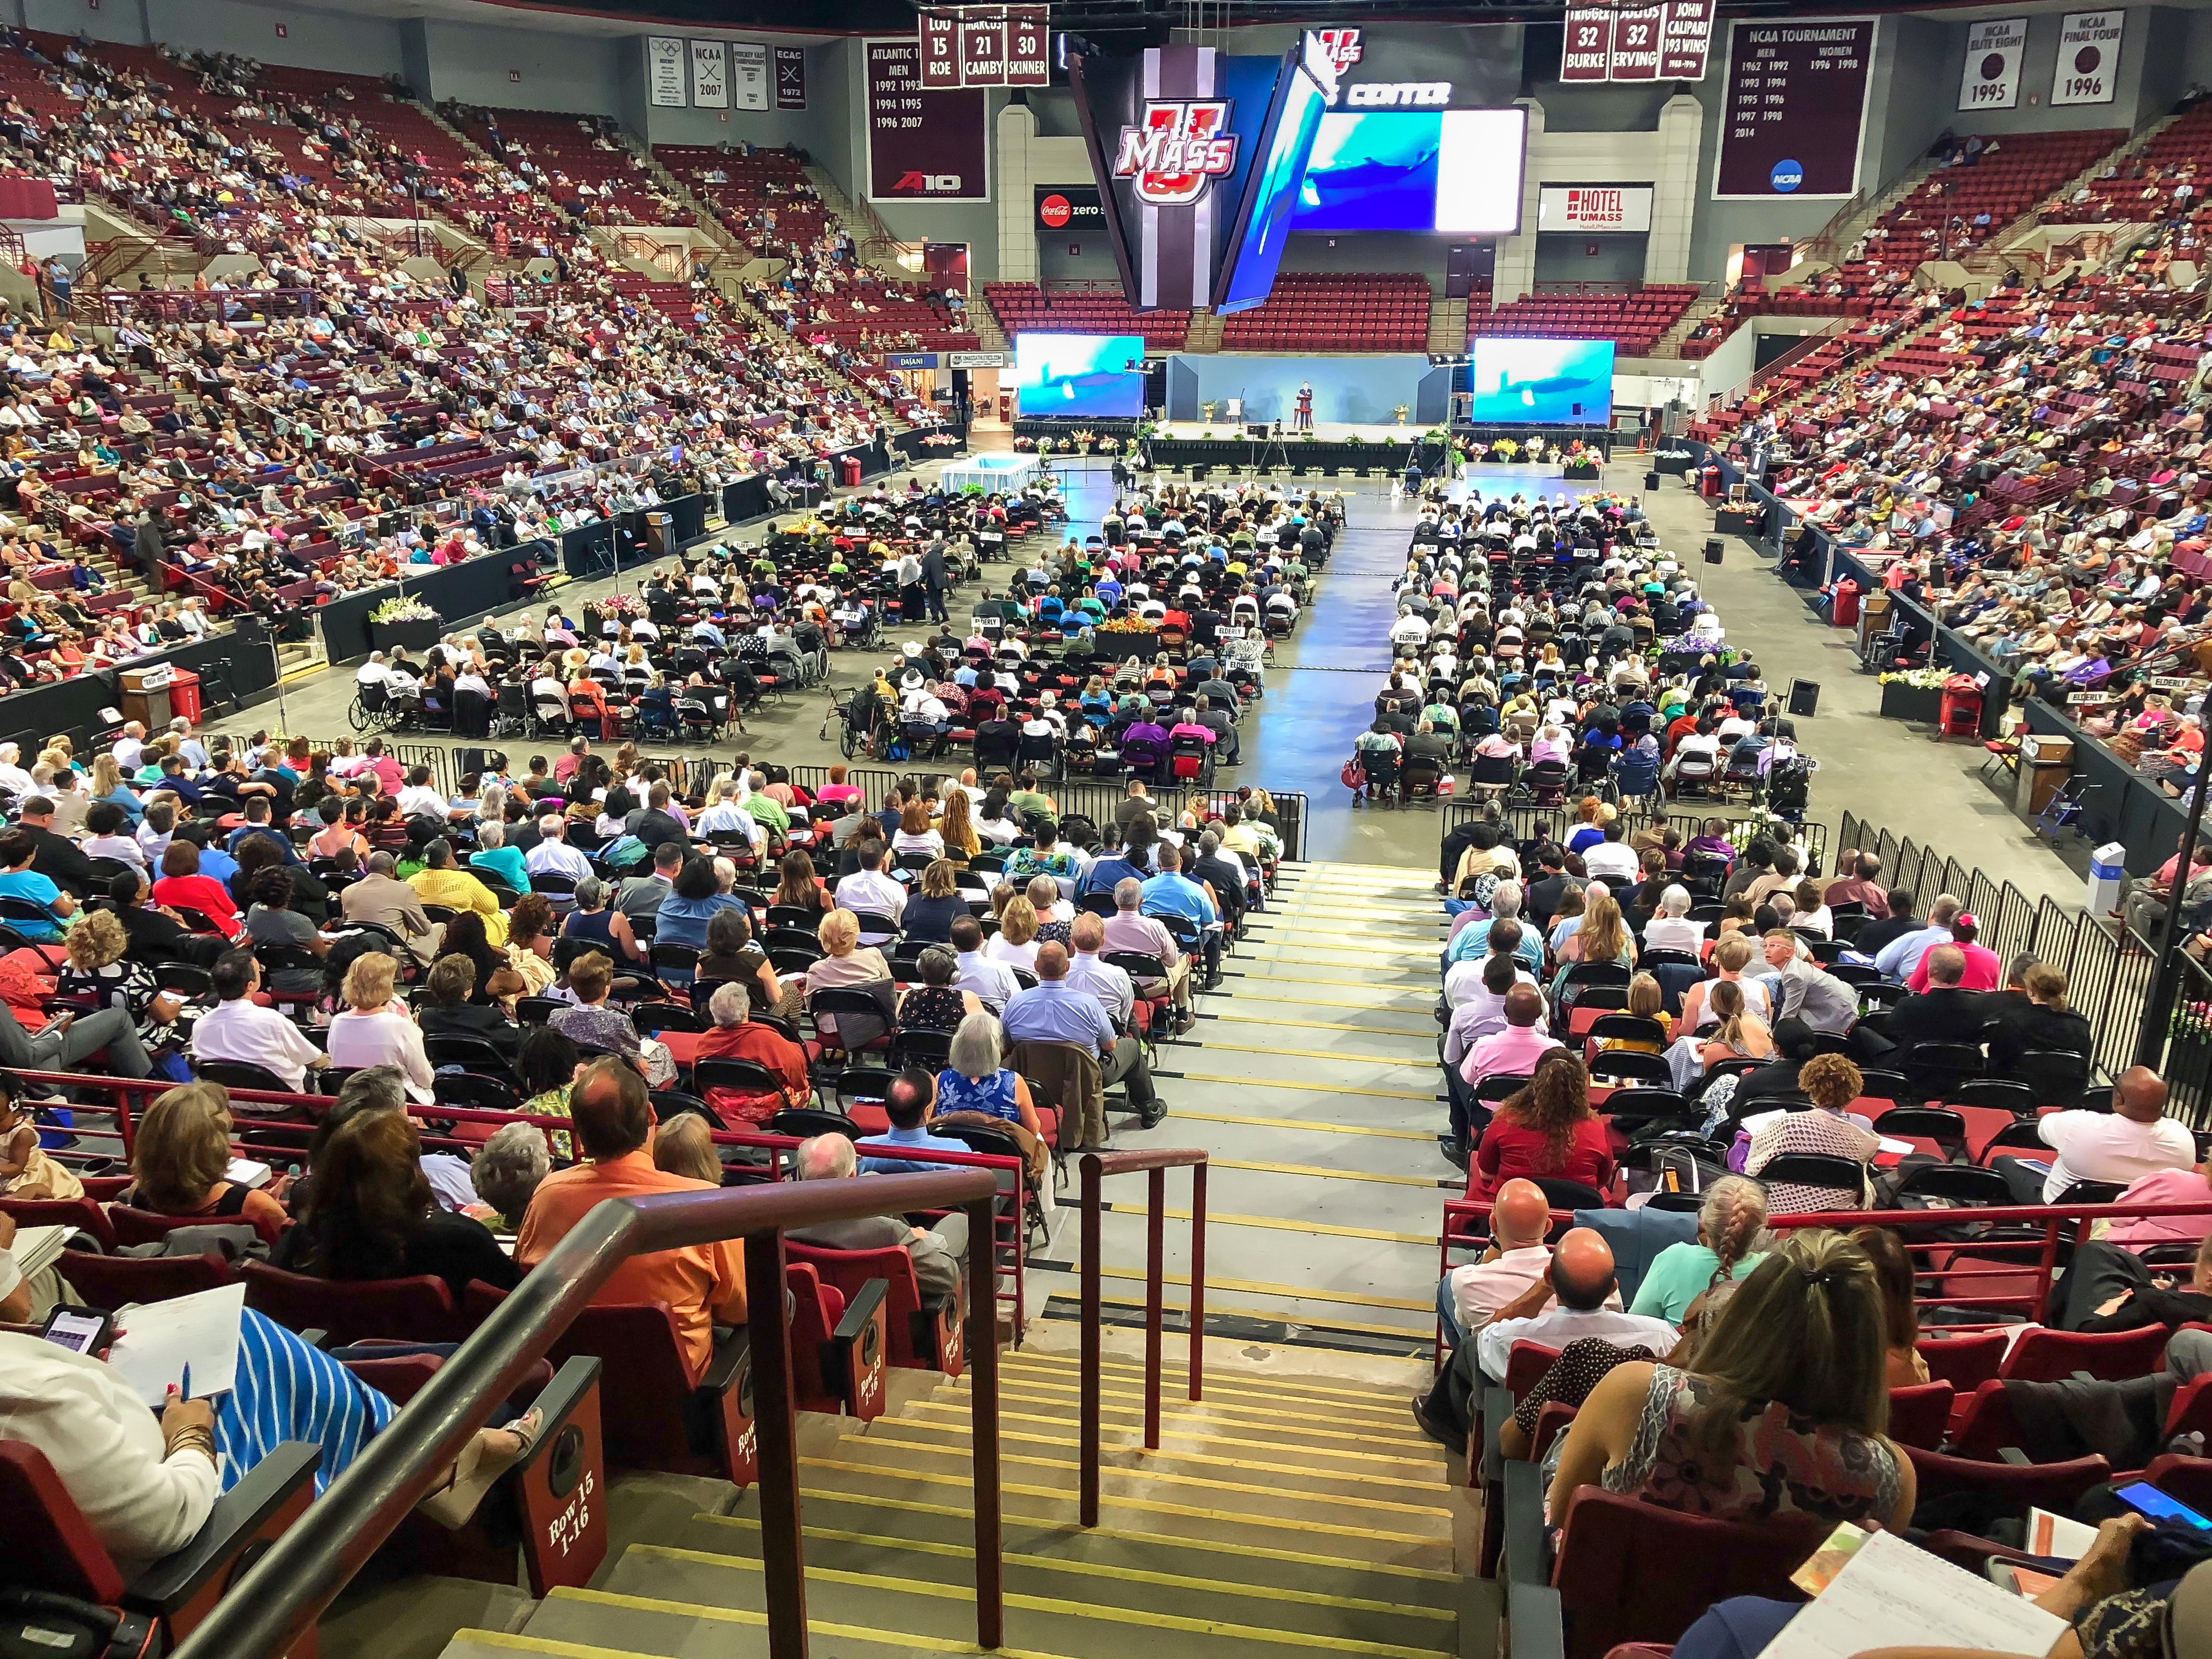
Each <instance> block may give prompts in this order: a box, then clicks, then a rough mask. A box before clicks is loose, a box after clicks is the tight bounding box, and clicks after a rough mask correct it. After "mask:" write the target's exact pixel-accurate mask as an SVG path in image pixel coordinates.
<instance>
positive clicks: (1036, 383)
mask: <svg viewBox="0 0 2212 1659" xmlns="http://www.w3.org/2000/svg"><path fill="white" fill-rule="evenodd" d="M1014 387H1015V390H1016V391H1017V392H1019V393H1020V394H1021V400H1022V413H1023V414H1024V416H1028V417H1030V418H1031V419H1053V418H1061V417H1066V418H1071V419H1072V418H1076V417H1080V416H1092V417H1099V418H1103V419H1108V420H1127V419H1129V418H1132V417H1133V416H1139V415H1142V414H1143V413H1144V412H1145V339H1144V336H1142V335H1141V334H1017V335H1015V336H1014Z"/></svg>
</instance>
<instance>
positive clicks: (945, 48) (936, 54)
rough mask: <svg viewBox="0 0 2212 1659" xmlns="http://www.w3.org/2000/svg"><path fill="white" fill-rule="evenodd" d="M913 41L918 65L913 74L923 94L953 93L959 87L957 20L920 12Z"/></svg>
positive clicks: (944, 15)
mask: <svg viewBox="0 0 2212 1659" xmlns="http://www.w3.org/2000/svg"><path fill="white" fill-rule="evenodd" d="M916 23H917V26H918V27H919V28H920V30H921V33H919V34H918V35H917V36H916V37H915V40H916V44H917V45H918V46H920V47H921V67H920V68H919V69H918V70H916V71H915V78H917V79H918V80H920V81H921V88H922V90H923V91H924V92H956V91H957V90H958V89H959V87H960V20H959V19H957V17H954V16H953V15H951V13H950V12H942V11H926V12H923V13H922V14H921V15H920V17H919V18H917V19H916Z"/></svg>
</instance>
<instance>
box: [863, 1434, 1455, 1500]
mask: <svg viewBox="0 0 2212 1659" xmlns="http://www.w3.org/2000/svg"><path fill="white" fill-rule="evenodd" d="M886 1425H889V1426H890V1427H893V1428H908V1429H912V1430H914V1431H915V1432H917V1433H920V1434H949V1435H955V1436H962V1435H965V1436H972V1435H973V1434H974V1433H975V1429H974V1427H973V1425H970V1424H967V1423H933V1422H927V1421H925V1420H924V1419H921V1418H918V1417H908V1416H907V1415H905V1414H904V1413H901V1414H900V1415H898V1416H896V1417H884V1418H878V1419H877V1420H876V1421H875V1423H873V1424H872V1425H870V1427H871V1432H869V1433H867V1434H865V1435H860V1434H848V1435H846V1436H845V1437H844V1438H845V1439H848V1440H857V1441H862V1442H866V1443H873V1444H877V1445H884V1446H908V1445H919V1444H921V1442H918V1441H910V1440H902V1439H900V1438H898V1437H896V1436H878V1435H877V1434H875V1433H874V1432H873V1431H874V1430H875V1429H880V1428H883V1427H884V1426H886ZM999 1438H1000V1440H1001V1441H1006V1440H1012V1441H1017V1442H1018V1443H1021V1444H1023V1445H1024V1446H1065V1445H1066V1444H1067V1437H1066V1435H1064V1434H1054V1435H1044V1434H1012V1433H1008V1432H1007V1431H1006V1430H1004V1429H1001V1430H1000V1431H999ZM1162 1438H1163V1439H1164V1438H1166V1436H1165V1435H1164V1434H1163V1435H1162ZM1243 1443H1244V1444H1248V1445H1249V1444H1252V1442H1249V1441H1248V1442H1243ZM1109 1449H1111V1450H1115V1451H1124V1452H1136V1453H1139V1454H1140V1455H1146V1456H1148V1457H1160V1458H1172V1459H1174V1460H1175V1461H1176V1462H1180V1463H1196V1464H1201V1465H1203V1466H1205V1467H1206V1468H1221V1469H1248V1470H1251V1471H1254V1472H1255V1473H1259V1474H1311V1475H1317V1476H1320V1477H1322V1478H1323V1479H1325V1480H1349V1481H1352V1482H1353V1483H1355V1484H1356V1485H1358V1486H1393V1487H1397V1488H1400V1489H1401V1490H1405V1491H1409V1492H1419V1491H1426V1490H1433V1491H1436V1492H1448V1491H1449V1490H1450V1486H1449V1482H1448V1481H1446V1480H1443V1478H1442V1477H1441V1475H1438V1476H1434V1477H1431V1476H1426V1475H1396V1474H1360V1473H1359V1472H1358V1471H1356V1470H1352V1469H1310V1468H1300V1467H1299V1466H1297V1465H1295V1464H1288V1463H1268V1462H1261V1461H1260V1460H1258V1459H1242V1460H1240V1459H1237V1458H1233V1457H1224V1456H1222V1455H1219V1454H1218V1453H1216V1452H1192V1451H1173V1450H1170V1449H1167V1448H1165V1447H1163V1448H1161V1449H1158V1450H1154V1449H1152V1448H1150V1447H1147V1446H1142V1445H1127V1444H1123V1445H1117V1446H1114V1447H1112V1448H1109ZM1276 1449H1280V1448H1276ZM1300 1449H1301V1450H1303V1449H1304V1448H1303V1447H1302V1448H1300ZM962 1455H963V1456H964V1455H965V1454H964V1453H963V1454H962ZM1038 1461H1040V1462H1046V1463H1047V1466H1048V1467H1054V1468H1066V1469H1072V1468H1074V1467H1075V1465H1074V1464H1073V1463H1059V1462H1050V1461H1049V1460H1038ZM1113 1467H1115V1468H1121V1469H1123V1470H1126V1471H1128V1472H1129V1473H1133V1474H1136V1473H1147V1474H1148V1473H1150V1470H1149V1468H1145V1469H1142V1470H1139V1469H1137V1468H1133V1466H1132V1465H1129V1464H1126V1463H1122V1464H1115V1465H1114V1466H1113ZM1309 1495H1310V1496H1311V1497H1313V1498H1316V1499H1319V1498H1330V1499H1334V1498H1336V1497H1337V1496H1338V1494H1337V1493H1335V1492H1314V1493H1310V1494H1309Z"/></svg>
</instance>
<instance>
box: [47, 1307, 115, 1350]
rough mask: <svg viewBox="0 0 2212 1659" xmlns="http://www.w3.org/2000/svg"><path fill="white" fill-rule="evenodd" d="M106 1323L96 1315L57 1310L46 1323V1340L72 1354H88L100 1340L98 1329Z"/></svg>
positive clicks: (62, 1309) (64, 1309)
mask: <svg viewBox="0 0 2212 1659" xmlns="http://www.w3.org/2000/svg"><path fill="white" fill-rule="evenodd" d="M106 1323H107V1322H106V1320H104V1319H102V1318H101V1317H100V1316H99V1315H97V1314H87V1313H72V1312H71V1311H70V1310H68V1309H66V1308H58V1309H56V1310H55V1311H54V1315H53V1317H52V1318H51V1319H49V1320H48V1321H47V1322H46V1331H45V1335H46V1340H47V1341H49V1342H58V1343H60V1344H61V1345H62V1346H64V1348H67V1349H68V1350H69V1351H70V1352H72V1353H90V1352H92V1348H93V1344H94V1343H95V1342H97V1341H98V1340H100V1328H101V1327H102V1326H104V1325H106Z"/></svg>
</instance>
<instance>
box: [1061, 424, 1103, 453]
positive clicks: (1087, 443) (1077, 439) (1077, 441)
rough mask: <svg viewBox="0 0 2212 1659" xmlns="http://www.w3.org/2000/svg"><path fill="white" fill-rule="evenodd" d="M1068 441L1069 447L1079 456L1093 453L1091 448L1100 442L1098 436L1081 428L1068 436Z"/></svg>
mask: <svg viewBox="0 0 2212 1659" xmlns="http://www.w3.org/2000/svg"><path fill="white" fill-rule="evenodd" d="M1067 441H1068V446H1069V447H1070V448H1071V449H1073V451H1074V452H1075V453H1077V454H1079V455H1087V454H1089V453H1091V445H1093V444H1094V443H1097V441H1098V435H1097V433H1095V432H1086V431H1083V430H1081V429H1078V430H1076V431H1073V432H1071V433H1069V434H1068V435H1067Z"/></svg>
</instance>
